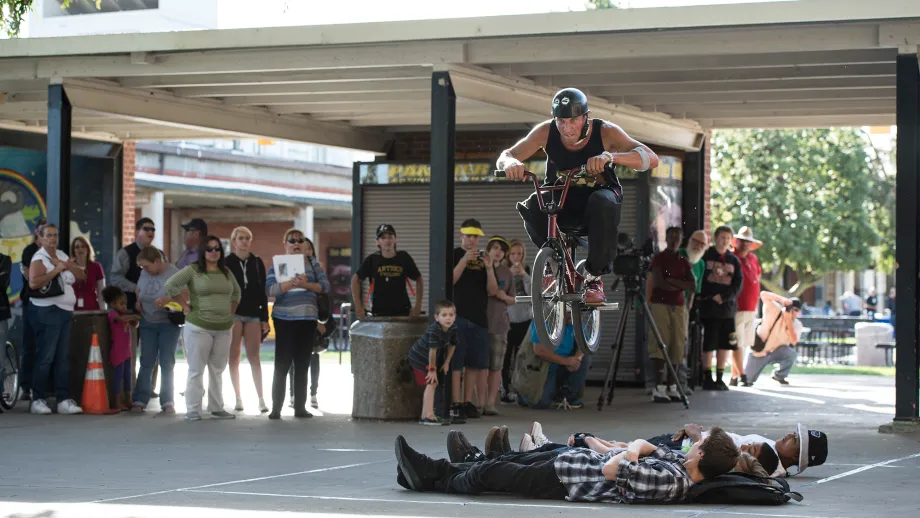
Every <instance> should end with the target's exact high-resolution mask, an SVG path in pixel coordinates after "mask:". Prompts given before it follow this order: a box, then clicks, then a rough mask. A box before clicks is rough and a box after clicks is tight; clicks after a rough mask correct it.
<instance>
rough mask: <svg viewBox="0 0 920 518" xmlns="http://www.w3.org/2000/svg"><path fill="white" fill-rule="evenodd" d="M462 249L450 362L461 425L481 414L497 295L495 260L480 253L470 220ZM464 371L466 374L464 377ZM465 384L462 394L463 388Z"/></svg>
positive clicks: (478, 227)
mask: <svg viewBox="0 0 920 518" xmlns="http://www.w3.org/2000/svg"><path fill="white" fill-rule="evenodd" d="M460 234H461V236H462V237H461V239H462V240H461V247H460V248H457V249H454V271H453V280H454V304H456V306H457V338H458V343H457V349H456V351H455V352H454V358H453V361H452V362H451V366H452V369H453V372H451V399H452V401H453V404H452V405H451V410H450V414H451V419H452V420H456V421H455V422H458V423H459V422H461V421H463V420H464V419H466V418H467V417H470V418H477V417H479V416H480V415H481V414H482V412H480V411H479V409H478V408H477V406H476V405H474V404H473V392H474V391H475V392H477V393H478V402H479V405H480V406H484V405H485V402H486V391H487V385H488V375H489V371H488V369H489V315H488V305H489V296H491V295H494V294H495V293H497V292H498V281H497V280H496V279H495V269H494V268H492V257H491V256H489V254H486V253H484V252H483V251H481V250H479V248H478V246H479V238H480V237H483V236H485V234H484V233H483V232H482V224H480V223H479V221H477V220H475V219H467V220H465V221H464V222H463V223H462V224H461V225H460ZM461 371H463V374H462V376H461ZM461 382H462V383H463V385H462V388H463V393H461V384H460V383H461Z"/></svg>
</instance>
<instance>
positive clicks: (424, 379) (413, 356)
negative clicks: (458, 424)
mask: <svg viewBox="0 0 920 518" xmlns="http://www.w3.org/2000/svg"><path fill="white" fill-rule="evenodd" d="M456 320H457V309H456V308H455V307H454V304H453V303H452V302H451V301H449V300H442V301H441V302H438V304H437V305H436V306H435V316H434V323H433V324H431V326H429V327H428V330H426V331H425V335H424V336H422V337H421V338H419V340H418V342H415V345H413V346H412V348H411V349H409V365H411V366H412V370H413V371H415V380H416V381H417V382H418V384H419V385H422V386H424V387H425V396H424V398H423V399H422V418H421V420H420V421H419V424H422V425H428V426H440V425H446V424H449V423H447V422H444V421H441V419H440V418H439V417H438V416H436V415H435V413H434V393H435V389H437V387H438V361H439V359H438V353H439V351H441V350H443V349H445V348H446V349H447V356H446V357H444V359H443V360H442V361H441V372H442V373H444V374H445V375H446V374H447V372H448V369H449V368H450V360H451V358H453V356H454V350H455V349H456V347H457V326H456V325H455V324H454V321H456Z"/></svg>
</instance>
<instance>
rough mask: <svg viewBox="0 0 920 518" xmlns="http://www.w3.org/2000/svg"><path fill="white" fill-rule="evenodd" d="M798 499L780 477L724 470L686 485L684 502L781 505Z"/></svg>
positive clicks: (800, 496)
mask: <svg viewBox="0 0 920 518" xmlns="http://www.w3.org/2000/svg"><path fill="white" fill-rule="evenodd" d="M789 500H795V501H796V502H801V501H802V495H801V494H799V493H796V492H795V491H791V490H790V489H789V483H788V482H786V481H785V480H783V479H780V478H769V477H767V478H763V477H758V476H756V475H748V474H746V473H726V474H724V475H719V476H718V477H715V478H714V479H712V480H707V481H705V482H702V483H700V484H696V485H695V486H693V487H692V488H690V493H689V494H688V495H687V500H686V502H694V503H698V504H727V505H782V504H785V503H788V502H789Z"/></svg>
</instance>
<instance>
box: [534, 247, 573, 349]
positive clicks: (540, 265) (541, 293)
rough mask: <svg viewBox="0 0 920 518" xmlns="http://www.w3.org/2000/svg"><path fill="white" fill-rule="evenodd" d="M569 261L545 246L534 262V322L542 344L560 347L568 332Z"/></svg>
mask: <svg viewBox="0 0 920 518" xmlns="http://www.w3.org/2000/svg"><path fill="white" fill-rule="evenodd" d="M563 293H565V263H564V262H563V259H562V258H560V257H559V256H558V254H556V251H555V250H553V249H552V248H550V247H543V248H541V249H540V251H539V252H538V253H537V257H536V259H534V262H533V275H532V276H531V279H530V298H531V302H532V304H533V323H534V327H536V328H537V337H539V338H540V343H541V344H543V345H545V346H547V347H552V348H556V347H559V345H560V344H561V343H562V336H563V335H564V334H565V333H564V330H565V302H563V300H562V295H563Z"/></svg>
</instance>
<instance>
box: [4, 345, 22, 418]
mask: <svg viewBox="0 0 920 518" xmlns="http://www.w3.org/2000/svg"><path fill="white" fill-rule="evenodd" d="M0 381H2V382H3V387H2V394H0V406H2V407H3V408H5V409H6V410H11V409H12V408H13V407H14V406H16V403H17V402H18V401H19V393H20V390H19V353H18V352H17V351H16V346H14V345H13V343H12V342H7V343H6V344H5V345H4V347H3V354H2V355H0Z"/></svg>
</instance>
